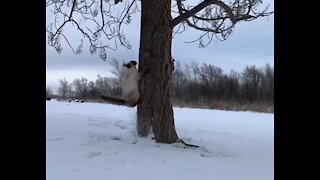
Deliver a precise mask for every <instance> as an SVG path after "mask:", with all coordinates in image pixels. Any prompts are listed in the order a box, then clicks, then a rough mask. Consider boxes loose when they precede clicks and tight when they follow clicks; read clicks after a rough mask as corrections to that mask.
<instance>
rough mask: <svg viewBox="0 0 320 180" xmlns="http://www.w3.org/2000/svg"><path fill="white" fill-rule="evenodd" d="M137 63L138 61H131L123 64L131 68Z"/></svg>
mask: <svg viewBox="0 0 320 180" xmlns="http://www.w3.org/2000/svg"><path fill="white" fill-rule="evenodd" d="M135 65H137V61H130V62H128V63H127V64H123V66H125V67H127V68H131V67H132V66H135Z"/></svg>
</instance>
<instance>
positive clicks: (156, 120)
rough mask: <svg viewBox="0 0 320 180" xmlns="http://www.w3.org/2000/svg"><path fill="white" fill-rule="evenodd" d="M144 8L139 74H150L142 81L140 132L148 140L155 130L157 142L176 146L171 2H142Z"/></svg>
mask: <svg viewBox="0 0 320 180" xmlns="http://www.w3.org/2000/svg"><path fill="white" fill-rule="evenodd" d="M141 6H142V8H141V33H140V49H139V70H143V69H145V68H149V69H150V71H149V72H150V73H149V74H147V75H146V76H145V77H144V78H143V79H142V80H141V81H140V95H141V103H140V104H139V105H138V120H137V123H138V124H137V131H138V134H139V135H140V136H148V134H149V132H150V130H151V129H152V131H153V133H154V136H155V140H156V142H159V143H174V142H176V141H177V139H178V136H177V133H176V130H175V126H174V118H173V109H172V102H171V97H170V88H171V75H172V68H173V63H172V56H171V42H172V28H171V27H170V23H171V0H141Z"/></svg>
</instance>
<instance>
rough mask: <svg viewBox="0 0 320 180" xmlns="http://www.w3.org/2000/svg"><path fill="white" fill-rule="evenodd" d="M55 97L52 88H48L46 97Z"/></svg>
mask: <svg viewBox="0 0 320 180" xmlns="http://www.w3.org/2000/svg"><path fill="white" fill-rule="evenodd" d="M52 95H53V92H52V89H51V88H50V87H47V88H46V97H51V96H52Z"/></svg>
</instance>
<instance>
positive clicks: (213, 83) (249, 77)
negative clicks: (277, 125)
mask: <svg viewBox="0 0 320 180" xmlns="http://www.w3.org/2000/svg"><path fill="white" fill-rule="evenodd" d="M110 64H111V65H112V66H113V70H112V73H113V75H114V76H113V77H102V76H100V75H98V78H97V79H96V80H95V81H88V80H87V79H86V78H84V77H81V78H79V79H75V80H73V82H71V83H69V82H68V81H67V80H66V79H60V80H59V87H58V92H57V93H58V94H57V95H58V96H59V97H60V98H62V99H69V98H81V99H85V100H99V97H100V95H111V96H120V95H121V79H122V72H123V69H122V63H120V62H119V61H117V60H116V59H113V60H112V61H111V63H110ZM48 91H49V92H48ZM48 93H49V94H52V91H51V90H50V88H47V94H48ZM172 98H173V99H172V100H173V103H174V105H176V106H182V107H200V108H214V109H231V110H254V111H262V112H273V106H274V67H271V66H270V65H269V64H266V65H265V66H264V67H261V68H259V67H256V66H247V67H245V69H244V70H243V71H242V72H236V71H231V72H230V73H228V74H226V73H223V71H222V69H221V68H219V67H216V66H214V65H212V64H206V63H203V64H202V65H199V63H197V62H195V61H193V62H190V63H186V64H183V65H182V64H181V63H180V62H177V61H175V67H174V71H173V78H172Z"/></svg>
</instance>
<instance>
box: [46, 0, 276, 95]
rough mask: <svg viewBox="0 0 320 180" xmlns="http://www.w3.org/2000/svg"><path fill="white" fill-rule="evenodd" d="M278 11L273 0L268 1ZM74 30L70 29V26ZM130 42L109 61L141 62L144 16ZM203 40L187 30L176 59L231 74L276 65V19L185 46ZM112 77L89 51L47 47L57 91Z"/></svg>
mask: <svg viewBox="0 0 320 180" xmlns="http://www.w3.org/2000/svg"><path fill="white" fill-rule="evenodd" d="M268 3H269V4H270V7H269V9H270V10H274V2H273V0H268V1H264V3H263V5H266V4H268ZM46 20H47V24H49V23H50V22H53V20H54V16H53V14H52V13H50V11H49V10H48V9H47V14H46ZM68 27H69V28H70V26H68ZM124 30H125V32H126V38H127V40H128V41H130V43H131V45H132V48H131V49H126V48H124V47H120V46H118V50H117V51H109V52H108V57H115V58H117V59H119V60H123V61H129V60H133V59H135V60H137V61H138V53H139V52H138V50H139V37H140V14H138V13H137V14H135V15H134V16H133V20H132V22H131V24H130V25H129V26H126V27H125V29H124ZM199 36H200V32H198V31H195V30H191V29H189V30H187V31H185V32H184V33H183V34H179V35H176V36H175V37H174V39H173V41H172V55H173V57H174V58H175V59H176V60H177V61H180V62H181V63H184V62H190V61H192V60H195V61H198V62H199V64H202V63H208V64H214V65H215V66H217V67H220V68H222V69H223V71H224V72H226V73H228V72H230V70H235V71H238V72H240V71H242V70H243V69H244V67H245V66H247V65H256V66H259V67H261V66H264V65H265V64H266V63H268V64H270V65H274V15H271V16H269V17H264V18H260V19H257V20H254V21H251V22H245V23H239V24H236V26H235V29H234V32H233V34H231V36H230V37H229V38H228V39H227V40H226V41H213V42H211V44H210V45H208V46H207V47H206V48H199V47H198V46H199V44H198V43H197V42H196V43H184V41H190V40H194V39H195V38H197V37H199ZM80 37H82V36H81V35H80V34H79V33H78V32H76V31H75V32H72V37H71V38H73V39H80ZM98 74H100V75H102V76H109V75H110V67H109V65H108V64H107V63H106V62H104V61H103V60H102V59H100V58H99V57H98V55H91V54H90V53H89V52H88V49H84V52H83V53H81V54H79V55H75V54H73V53H72V52H71V50H70V49H69V48H68V47H65V48H64V50H63V51H62V53H61V54H60V55H59V54H58V53H57V52H56V51H55V50H54V49H53V48H52V47H50V46H48V45H47V47H46V83H47V86H49V87H50V88H51V89H53V90H54V91H56V88H57V85H58V80H59V79H63V78H66V79H67V80H68V81H69V82H71V81H73V80H74V79H75V78H81V77H85V78H87V79H88V80H95V79H96V78H97V75H98Z"/></svg>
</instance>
